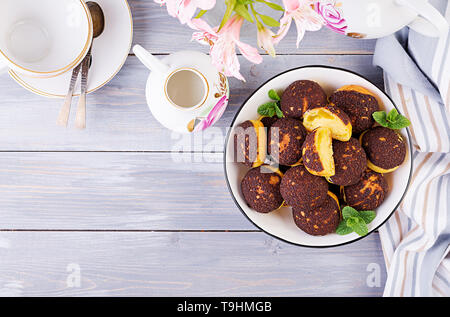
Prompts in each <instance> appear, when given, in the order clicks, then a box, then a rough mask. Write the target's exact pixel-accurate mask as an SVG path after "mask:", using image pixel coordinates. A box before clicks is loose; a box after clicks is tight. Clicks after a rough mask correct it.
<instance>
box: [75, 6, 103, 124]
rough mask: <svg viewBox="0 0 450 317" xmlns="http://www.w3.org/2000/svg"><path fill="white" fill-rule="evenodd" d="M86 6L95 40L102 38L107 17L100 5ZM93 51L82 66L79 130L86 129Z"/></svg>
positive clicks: (77, 118) (78, 116)
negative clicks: (87, 94)
mask: <svg viewBox="0 0 450 317" xmlns="http://www.w3.org/2000/svg"><path fill="white" fill-rule="evenodd" d="M86 5H87V6H88V8H89V11H90V13H91V16H92V24H93V27H94V34H93V38H97V37H99V36H100V34H102V32H103V30H104V28H105V16H104V14H103V11H102V8H101V7H100V6H99V5H98V3H96V2H93V1H88V2H86ZM91 49H92V44H91V48H89V52H88V53H87V54H86V57H85V58H84V60H83V62H82V66H81V94H80V98H79V99H78V106H77V113H76V116H75V126H76V127H77V128H78V129H85V128H86V91H87V80H88V72H89V60H90V58H91Z"/></svg>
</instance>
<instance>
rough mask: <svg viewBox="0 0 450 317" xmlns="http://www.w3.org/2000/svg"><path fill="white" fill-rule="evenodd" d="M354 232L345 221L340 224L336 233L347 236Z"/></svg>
mask: <svg viewBox="0 0 450 317" xmlns="http://www.w3.org/2000/svg"><path fill="white" fill-rule="evenodd" d="M352 232H353V229H352V228H350V227H349V226H347V223H346V221H345V220H343V221H341V222H340V223H339V226H338V227H337V228H336V233H337V234H339V235H341V236H345V235H346V234H350V233H352Z"/></svg>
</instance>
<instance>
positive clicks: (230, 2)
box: [217, 0, 236, 32]
mask: <svg viewBox="0 0 450 317" xmlns="http://www.w3.org/2000/svg"><path fill="white" fill-rule="evenodd" d="M225 4H226V5H227V9H226V10H225V13H224V15H223V18H222V22H220V26H219V30H218V31H220V30H221V29H222V27H223V26H224V25H225V23H227V21H228V20H229V19H230V17H231V15H232V14H233V10H234V7H235V5H236V0H225ZM218 31H217V32H218Z"/></svg>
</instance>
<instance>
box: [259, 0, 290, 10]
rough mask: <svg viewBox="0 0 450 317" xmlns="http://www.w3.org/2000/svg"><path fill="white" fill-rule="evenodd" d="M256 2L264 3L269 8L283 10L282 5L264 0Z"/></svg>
mask: <svg viewBox="0 0 450 317" xmlns="http://www.w3.org/2000/svg"><path fill="white" fill-rule="evenodd" d="M256 2H260V3H264V4H265V5H266V6H268V7H269V8H271V9H274V10H277V11H284V9H283V7H282V6H280V5H278V4H276V3H272V2H269V1H264V0H256Z"/></svg>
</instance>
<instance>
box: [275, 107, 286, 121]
mask: <svg viewBox="0 0 450 317" xmlns="http://www.w3.org/2000/svg"><path fill="white" fill-rule="evenodd" d="M275 113H276V115H277V117H278V118H284V114H283V111H281V109H280V107H278V105H275Z"/></svg>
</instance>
